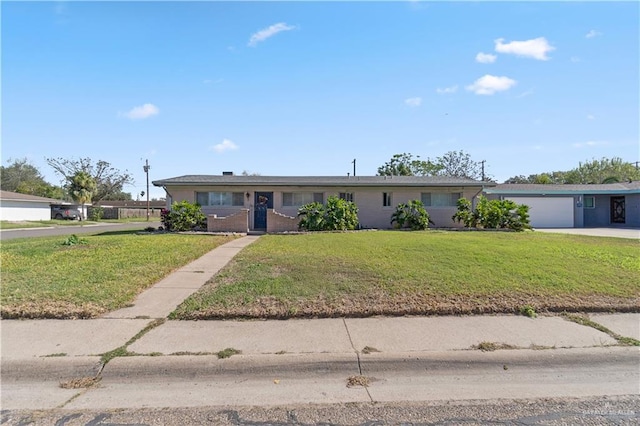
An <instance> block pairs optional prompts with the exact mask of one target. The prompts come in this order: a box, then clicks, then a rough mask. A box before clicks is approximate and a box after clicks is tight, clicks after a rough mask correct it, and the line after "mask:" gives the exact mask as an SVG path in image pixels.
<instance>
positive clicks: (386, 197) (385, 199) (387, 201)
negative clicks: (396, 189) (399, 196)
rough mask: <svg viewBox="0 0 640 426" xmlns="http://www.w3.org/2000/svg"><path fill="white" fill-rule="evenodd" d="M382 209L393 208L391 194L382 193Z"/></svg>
mask: <svg viewBox="0 0 640 426" xmlns="http://www.w3.org/2000/svg"><path fill="white" fill-rule="evenodd" d="M382 207H391V193H390V192H383V193H382Z"/></svg>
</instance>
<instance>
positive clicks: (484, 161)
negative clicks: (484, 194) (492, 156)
mask: <svg viewBox="0 0 640 426" xmlns="http://www.w3.org/2000/svg"><path fill="white" fill-rule="evenodd" d="M486 162H487V160H482V161H481V162H480V164H482V181H483V182H484V178H485V176H484V163H486Z"/></svg>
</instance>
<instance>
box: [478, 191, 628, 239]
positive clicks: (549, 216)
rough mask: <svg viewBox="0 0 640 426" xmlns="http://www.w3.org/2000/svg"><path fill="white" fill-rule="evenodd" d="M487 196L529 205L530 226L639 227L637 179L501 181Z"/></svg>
mask: <svg viewBox="0 0 640 426" xmlns="http://www.w3.org/2000/svg"><path fill="white" fill-rule="evenodd" d="M485 193H486V194H487V197H488V198H491V199H496V198H499V199H509V200H513V201H515V202H516V203H518V204H526V205H528V206H529V216H530V219H531V226H533V227H534V228H536V227H537V228H595V227H640V181H636V182H626V183H610V184H587V185H537V184H501V185H497V186H495V187H493V188H487V189H486V190H485Z"/></svg>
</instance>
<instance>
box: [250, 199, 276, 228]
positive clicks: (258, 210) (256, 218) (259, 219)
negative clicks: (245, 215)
mask: <svg viewBox="0 0 640 426" xmlns="http://www.w3.org/2000/svg"><path fill="white" fill-rule="evenodd" d="M253 205H254V208H253V212H254V213H253V229H255V230H257V231H266V230H267V209H272V208H273V192H256V193H255V195H254V201H253Z"/></svg>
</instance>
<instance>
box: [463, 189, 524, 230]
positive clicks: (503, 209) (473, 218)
mask: <svg viewBox="0 0 640 426" xmlns="http://www.w3.org/2000/svg"><path fill="white" fill-rule="evenodd" d="M457 206H458V211H457V212H456V213H455V214H454V215H453V216H452V219H453V220H455V221H457V222H458V223H459V222H462V223H463V224H464V226H465V227H467V228H485V229H512V230H514V231H523V230H525V229H530V228H531V225H530V223H529V206H527V205H525V204H516V203H515V202H513V201H511V200H488V199H487V198H486V197H484V196H480V197H479V198H478V204H477V205H476V208H475V210H473V209H472V208H471V202H470V201H469V200H467V199H465V198H460V199H459V200H458V203H457Z"/></svg>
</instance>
